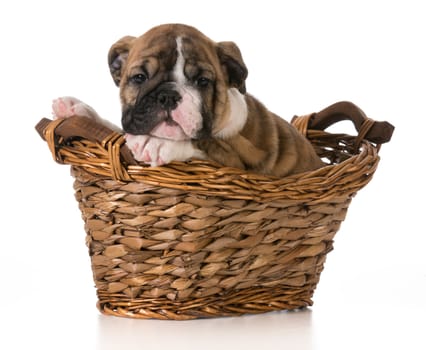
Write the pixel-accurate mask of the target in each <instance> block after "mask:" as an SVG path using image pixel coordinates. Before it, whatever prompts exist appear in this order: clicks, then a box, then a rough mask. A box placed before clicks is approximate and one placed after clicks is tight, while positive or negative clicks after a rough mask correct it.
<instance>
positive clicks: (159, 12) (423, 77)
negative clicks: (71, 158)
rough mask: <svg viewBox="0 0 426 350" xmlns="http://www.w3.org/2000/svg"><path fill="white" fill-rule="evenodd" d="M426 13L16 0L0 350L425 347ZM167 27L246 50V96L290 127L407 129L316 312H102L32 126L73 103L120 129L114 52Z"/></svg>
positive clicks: (4, 78) (329, 268)
mask: <svg viewBox="0 0 426 350" xmlns="http://www.w3.org/2000/svg"><path fill="white" fill-rule="evenodd" d="M421 5H422V4H421V1H418V2H416V1H410V0H403V1H392V0H390V1H374V0H368V1H360V0H356V1H351V2H347V1H335V2H330V1H326V2H323V1H301V0H298V1H291V2H290V1H267V0H262V1H252V2H239V1H229V0H228V1H219V0H208V1H200V0H197V1H184V0H180V1H176V0H172V1H166V0H162V1H157V0H149V1H142V0H139V1H134V2H131V1H125V0H116V1H101V2H89V1H88V0H84V1H77V0H73V1H51V2H47V1H40V0H39V1H19V0H15V1H13V2H12V1H3V2H2V3H1V5H0V36H1V38H0V39H1V40H0V50H1V51H0V53H1V54H0V63H1V64H0V69H1V76H0V89H1V93H0V101H1V103H0V108H1V110H2V113H1V114H2V115H1V121H2V122H1V123H2V124H1V130H2V135H1V137H0V142H1V172H0V176H1V181H0V184H1V189H0V191H1V203H2V207H3V208H2V209H1V214H0V215H1V242H0V278H1V279H0V303H1V304H0V322H1V325H0V348H2V349H76V348H80V349H154V348H155V349H166V348H168V349H175V350H177V349H260V348H261V349H284V348H285V349H402V348H404V349H426V339H425V337H426V335H425V333H426V332H425V331H426V317H425V312H426V301H425V297H426V258H425V256H426V252H425V250H426V239H425V236H426V229H425V224H424V217H425V194H426V193H425V189H424V176H425V175H424V164H423V163H424V159H425V151H424V148H425V147H424V146H425V136H424V135H425V126H426V123H425V119H426V115H425V113H426V108H425V97H426V96H425V92H426V91H425V90H426V89H425V85H426V69H425V66H426V54H425V42H426V40H425V39H426V38H425V36H426V25H425V23H426V19H425V18H426V10H425V9H424V7H422V6H421ZM166 22H183V23H187V24H191V25H194V26H196V27H198V28H199V29H200V30H201V31H203V32H204V33H205V34H207V35H208V36H210V37H211V38H213V39H214V40H216V41H221V40H233V41H235V42H236V43H238V45H239V47H240V49H241V51H242V53H243V57H244V59H245V62H246V64H247V66H248V68H249V78H248V81H247V87H248V91H249V92H251V93H252V94H254V95H255V96H257V97H258V98H259V99H260V100H262V101H263V102H264V103H265V104H266V105H267V106H268V107H269V108H270V109H271V110H272V111H274V112H276V113H278V114H280V115H281V116H283V117H284V118H286V119H290V118H291V117H292V116H293V115H294V114H305V113H309V112H314V111H318V110H320V109H322V108H324V107H326V106H328V105H329V104H331V103H334V102H336V101H339V100H350V101H353V102H355V103H356V104H358V105H359V106H360V107H361V108H362V109H363V110H364V111H365V112H366V113H367V115H369V116H370V117H371V118H373V119H377V120H387V121H389V122H391V123H393V124H394V125H395V127H396V129H395V133H394V137H393V139H392V142H391V143H389V144H385V145H383V147H382V150H381V156H382V161H381V163H380V165H379V169H378V171H377V172H376V175H375V177H374V179H373V181H372V182H371V183H370V184H369V185H368V186H367V187H366V188H365V189H363V190H362V191H360V193H359V194H358V196H357V197H356V198H355V199H354V201H353V202H352V205H351V207H350V210H349V212H348V215H347V218H346V221H345V222H344V223H343V225H342V227H341V230H340V231H339V232H338V234H337V236H336V241H335V246H334V248H335V250H334V251H333V252H332V253H330V254H329V256H328V259H327V263H326V265H325V270H324V272H323V274H322V277H321V281H320V283H319V285H318V288H317V291H316V293H315V295H314V302H315V304H314V306H313V307H312V308H310V309H309V310H306V311H302V312H290V313H287V312H278V313H270V314H265V315H259V316H245V317H240V318H220V319H213V320H196V321H188V322H173V321H155V320H152V321H151V320H148V321H146V320H132V319H121V318H114V317H106V316H102V315H100V314H99V313H98V311H97V309H96V308H95V303H96V296H95V289H94V287H93V280H92V275H91V270H90V262H89V257H88V254H87V249H86V246H85V244H84V237H85V233H84V230H83V222H82V221H81V219H80V213H79V211H78V209H77V202H75V200H74V198H73V189H72V178H71V177H70V176H69V168H68V167H67V166H61V165H57V164H55V163H54V162H53V160H52V158H51V156H50V153H49V151H48V149H47V147H46V144H45V143H44V142H42V141H41V139H40V138H39V137H38V135H37V134H36V132H35V131H34V125H35V124H36V123H37V122H38V120H39V119H40V118H42V117H49V116H50V104H51V100H52V99H53V98H54V97H57V96H61V95H74V96H76V97H79V98H80V99H82V100H83V101H86V102H87V103H89V104H91V105H92V106H93V107H94V108H95V109H97V111H98V112H99V113H100V114H101V115H102V116H103V117H105V118H108V119H110V120H112V121H114V122H116V123H119V119H120V107H119V99H118V91H117V89H116V87H115V86H114V84H113V82H112V79H111V77H110V76H109V71H108V67H107V63H106V54H107V51H108V49H109V47H110V46H111V44H113V43H114V42H115V41H116V40H117V39H119V38H120V37H122V36H124V35H127V34H131V35H139V34H142V33H143V32H145V31H146V30H148V29H149V28H150V27H152V26H154V25H157V24H160V23H166ZM343 128H345V131H346V128H347V126H346V125H344V126H343ZM348 132H353V130H352V129H350V130H348Z"/></svg>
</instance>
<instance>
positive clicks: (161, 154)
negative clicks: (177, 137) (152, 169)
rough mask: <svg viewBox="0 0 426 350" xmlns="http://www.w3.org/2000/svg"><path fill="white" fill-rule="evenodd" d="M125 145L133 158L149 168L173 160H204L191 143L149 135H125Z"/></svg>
mask: <svg viewBox="0 0 426 350" xmlns="http://www.w3.org/2000/svg"><path fill="white" fill-rule="evenodd" d="M125 138H126V144H127V146H128V147H129V149H130V150H131V151H132V153H133V157H134V158H135V159H136V160H137V161H139V162H144V163H146V164H149V165H151V166H159V165H164V164H168V163H170V162H172V161H174V160H177V161H185V160H188V159H190V158H193V157H197V158H204V156H203V153H202V152H201V151H199V150H198V149H196V148H194V146H193V145H192V143H191V141H173V140H168V139H162V138H158V137H154V136H150V135H131V134H126V135H125Z"/></svg>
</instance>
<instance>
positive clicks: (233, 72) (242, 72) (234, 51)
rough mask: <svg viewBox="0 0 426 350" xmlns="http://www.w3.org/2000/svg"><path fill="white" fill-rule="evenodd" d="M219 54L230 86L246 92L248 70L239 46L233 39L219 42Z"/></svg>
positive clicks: (243, 92)
mask: <svg viewBox="0 0 426 350" xmlns="http://www.w3.org/2000/svg"><path fill="white" fill-rule="evenodd" d="M217 54H218V56H219V60H220V63H221V64H222V67H224V69H225V71H226V73H227V75H228V80H229V81H228V83H229V86H231V87H235V88H237V89H238V90H239V91H240V92H241V93H242V94H245V93H246V84H245V80H246V78H247V75H248V70H247V67H246V65H245V64H244V61H243V57H242V56H241V52H240V49H239V48H238V46H237V45H236V44H235V43H233V42H231V41H222V42H220V43H217Z"/></svg>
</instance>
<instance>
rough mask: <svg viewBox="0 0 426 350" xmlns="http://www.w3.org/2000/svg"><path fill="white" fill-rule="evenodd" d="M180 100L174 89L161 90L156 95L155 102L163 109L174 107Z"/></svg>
mask: <svg viewBox="0 0 426 350" xmlns="http://www.w3.org/2000/svg"><path fill="white" fill-rule="evenodd" d="M180 100H181V96H180V95H179V93H178V92H177V91H174V90H166V91H161V92H160V93H159V94H158V95H157V102H158V103H159V104H160V106H161V107H162V108H163V109H175V108H176V107H177V104H178V102H179V101H180Z"/></svg>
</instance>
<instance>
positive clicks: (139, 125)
mask: <svg viewBox="0 0 426 350" xmlns="http://www.w3.org/2000/svg"><path fill="white" fill-rule="evenodd" d="M108 62H109V67H110V71H111V74H112V77H113V79H114V82H115V84H116V85H117V86H119V87H120V98H121V103H122V126H123V129H124V131H125V132H127V133H130V134H135V135H147V134H150V135H153V136H157V137H161V138H167V139H172V140H187V139H200V138H203V137H209V136H227V135H229V134H232V133H234V132H238V131H239V130H238V129H241V128H242V126H243V125H244V124H245V118H246V106H245V102H244V98H243V94H245V79H246V77H247V68H246V66H245V64H244V62H243V59H242V57H241V53H240V50H239V49H238V47H237V46H236V45H235V44H234V43H232V42H220V43H215V42H213V41H212V40H210V39H209V38H207V37H206V36H204V35H203V34H202V33H200V32H199V31H198V30H196V29H195V28H193V27H189V26H185V25H181V24H169V25H162V26H158V27H154V28H153V29H151V30H150V31H148V32H147V33H145V34H144V35H142V36H140V37H139V38H135V37H129V36H127V37H124V38H122V39H120V40H119V41H118V42H117V43H115V44H114V45H113V46H112V47H111V49H110V51H109V55H108ZM238 113H240V114H241V113H242V115H241V116H239V115H237V114H238ZM235 119H237V120H235Z"/></svg>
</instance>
